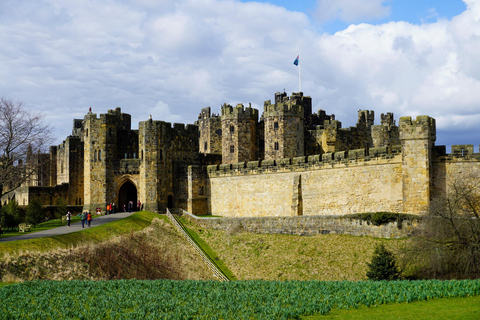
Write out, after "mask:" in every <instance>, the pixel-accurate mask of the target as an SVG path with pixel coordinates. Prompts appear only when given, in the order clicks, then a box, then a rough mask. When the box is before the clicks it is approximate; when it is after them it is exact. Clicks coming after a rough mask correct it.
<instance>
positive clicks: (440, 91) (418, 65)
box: [0, 0, 480, 151]
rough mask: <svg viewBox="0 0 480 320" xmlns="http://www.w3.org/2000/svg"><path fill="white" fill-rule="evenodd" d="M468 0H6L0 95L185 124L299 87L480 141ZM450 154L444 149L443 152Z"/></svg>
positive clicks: (1, 19)
mask: <svg viewBox="0 0 480 320" xmlns="http://www.w3.org/2000/svg"><path fill="white" fill-rule="evenodd" d="M479 52H480V3H479V1H477V0H464V1H461V0H448V1H438V0H304V1H287V0H278V1H274V0H272V1H261V2H254V1H246V0H242V1H239V0H186V1H170V0H104V1H97V0H1V1H0V96H3V97H7V98H11V99H14V100H20V101H23V102H24V103H25V105H26V106H27V107H28V108H31V109H35V110H39V111H42V112H43V113H44V114H45V116H46V120H47V121H48V122H49V123H51V125H52V126H53V127H54V128H55V131H56V136H57V140H56V142H55V143H61V141H62V140H64V139H65V137H66V136H67V135H68V134H70V133H71V129H72V122H73V118H83V116H84V115H85V114H86V113H87V112H88V109H89V108H90V107H91V108H92V110H93V112H95V113H97V114H100V113H105V112H107V110H109V109H114V108H116V107H120V108H122V111H123V112H126V113H130V114H131V115H132V123H133V128H138V122H139V121H143V120H147V119H148V116H149V115H150V114H151V115H152V116H153V118H154V119H155V120H165V121H169V122H180V123H193V122H194V121H195V120H196V119H197V117H198V114H199V112H200V109H201V108H203V107H207V106H210V107H211V108H212V111H213V112H215V113H217V112H220V106H221V105H222V104H223V103H230V104H232V105H235V104H237V103H244V104H245V105H247V104H248V103H252V106H254V107H256V108H258V109H260V111H263V102H264V101H265V100H269V99H273V96H274V94H275V92H277V91H283V90H286V91H287V92H288V93H289V94H290V93H291V92H296V91H298V90H299V81H298V80H299V79H298V76H299V73H298V71H299V68H298V67H296V66H294V65H293V61H294V59H295V57H296V56H297V55H298V54H300V68H301V89H302V91H303V92H304V93H305V95H309V96H311V97H312V99H313V104H314V106H313V109H314V110H318V109H320V108H322V109H325V110H326V111H327V113H329V114H331V113H333V114H335V115H336V117H337V119H338V120H340V121H342V124H343V127H349V126H353V125H355V123H356V120H357V111H358V110H360V109H369V110H374V111H375V115H376V119H375V122H376V123H377V124H378V123H379V122H380V120H379V119H380V114H381V113H386V112H393V113H394V114H395V119H396V120H397V123H398V118H399V117H401V116H412V117H416V116H417V115H430V116H432V117H434V118H436V120H437V129H438V130H437V145H447V146H449V145H451V144H474V145H475V150H477V151H478V144H479V143H480V127H479V125H478V124H479V123H480V59H479V58H478V57H479ZM447 150H448V151H449V149H447Z"/></svg>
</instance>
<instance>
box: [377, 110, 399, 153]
mask: <svg viewBox="0 0 480 320" xmlns="http://www.w3.org/2000/svg"><path fill="white" fill-rule="evenodd" d="M380 120H381V121H380V125H375V126H372V143H373V146H374V147H375V148H379V147H391V146H394V145H399V144H400V138H399V133H398V127H397V126H396V125H395V120H394V119H393V113H391V112H388V113H386V114H383V113H382V114H381V116H380Z"/></svg>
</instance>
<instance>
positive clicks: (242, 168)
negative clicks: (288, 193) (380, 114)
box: [206, 148, 402, 177]
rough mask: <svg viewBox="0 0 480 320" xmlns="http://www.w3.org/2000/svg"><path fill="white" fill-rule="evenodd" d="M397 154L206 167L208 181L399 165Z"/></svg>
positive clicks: (361, 152)
mask: <svg viewBox="0 0 480 320" xmlns="http://www.w3.org/2000/svg"><path fill="white" fill-rule="evenodd" d="M401 161H402V156H401V154H400V153H391V152H389V151H388V150H387V148H372V149H371V152H370V155H368V152H367V150H366V149H356V150H350V151H339V152H335V153H325V154H323V155H311V156H303V157H293V158H283V159H276V160H273V159H272V160H262V161H246V162H237V163H224V164H220V165H216V164H215V165H208V166H206V167H207V173H208V176H209V177H222V176H238V175H246V176H250V175H253V174H268V173H278V172H283V173H285V172H297V171H311V170H325V169H339V168H349V167H358V166H369V165H372V166H374V165H379V164H393V163H397V164H400V163H401Z"/></svg>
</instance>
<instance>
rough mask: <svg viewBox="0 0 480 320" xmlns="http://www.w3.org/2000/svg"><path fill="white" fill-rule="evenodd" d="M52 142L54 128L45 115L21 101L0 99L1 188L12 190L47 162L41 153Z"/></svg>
mask: <svg viewBox="0 0 480 320" xmlns="http://www.w3.org/2000/svg"><path fill="white" fill-rule="evenodd" d="M51 142H52V129H51V127H50V126H49V125H47V124H45V123H44V116H43V115H42V114H40V113H38V112H34V111H28V110H26V109H25V107H24V105H23V103H22V102H15V101H12V100H10V99H6V98H1V99H0V152H1V153H0V189H1V194H2V196H3V195H5V194H6V193H8V192H11V191H13V190H15V189H17V188H18V187H20V186H21V185H22V184H23V183H25V182H27V181H28V180H29V179H30V178H31V177H32V175H34V174H36V173H38V170H39V168H40V167H41V166H43V165H44V164H45V161H48V157H45V156H42V153H45V152H46V151H47V149H48V147H49V145H50V143H51Z"/></svg>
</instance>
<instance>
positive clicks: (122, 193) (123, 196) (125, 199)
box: [117, 181, 137, 212]
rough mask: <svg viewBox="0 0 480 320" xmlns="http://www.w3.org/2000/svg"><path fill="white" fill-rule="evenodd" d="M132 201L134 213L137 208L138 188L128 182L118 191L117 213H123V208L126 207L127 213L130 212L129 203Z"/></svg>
mask: <svg viewBox="0 0 480 320" xmlns="http://www.w3.org/2000/svg"><path fill="white" fill-rule="evenodd" d="M130 201H132V204H133V208H132V211H135V210H136V208H137V187H135V185H134V184H133V183H132V182H131V181H126V182H125V183H124V184H123V185H122V186H121V187H120V190H119V191H118V207H117V208H118V209H117V211H119V212H121V211H123V206H125V208H126V211H128V203H129V202H130Z"/></svg>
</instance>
